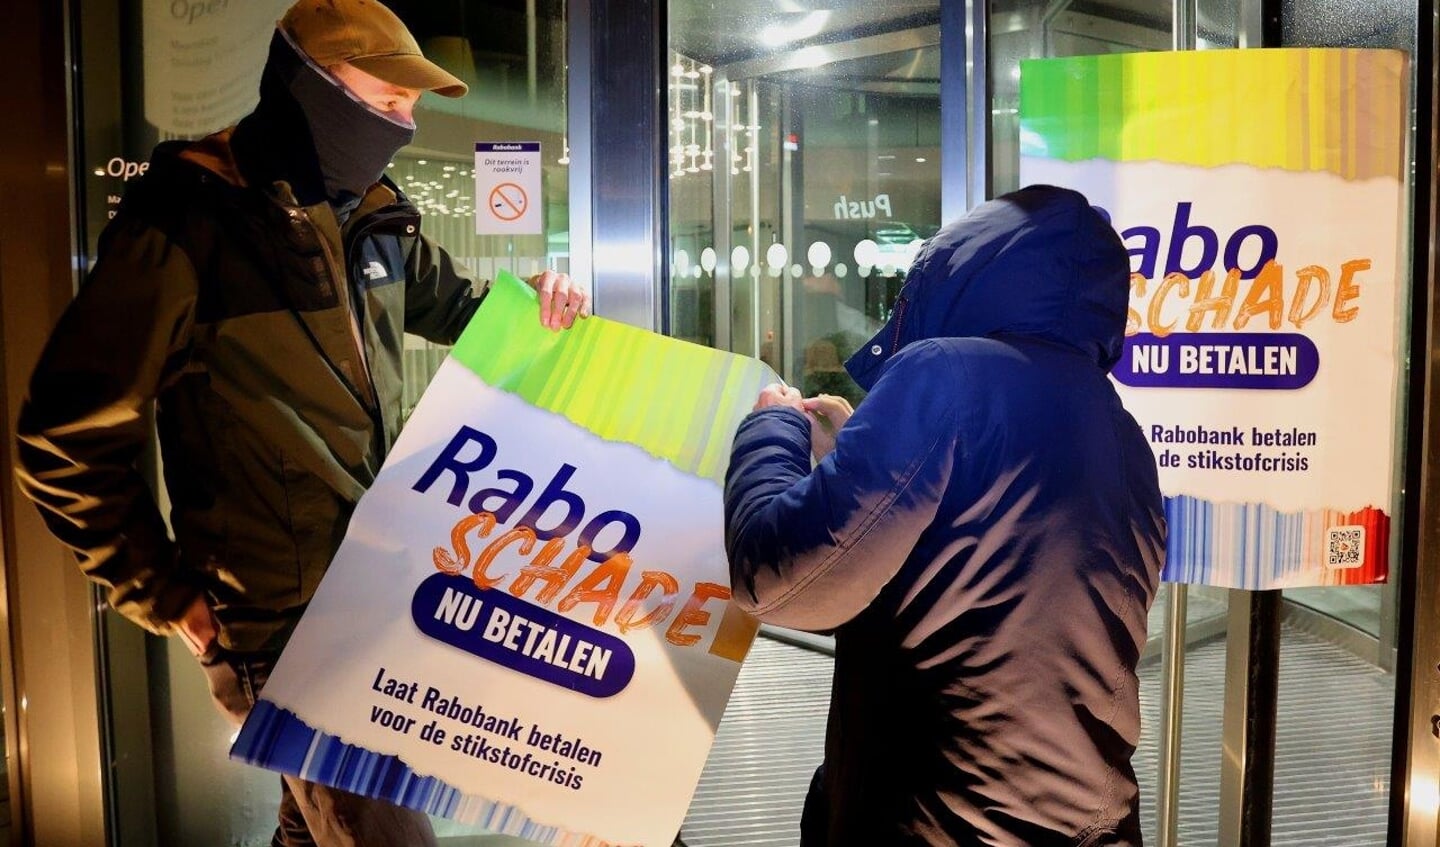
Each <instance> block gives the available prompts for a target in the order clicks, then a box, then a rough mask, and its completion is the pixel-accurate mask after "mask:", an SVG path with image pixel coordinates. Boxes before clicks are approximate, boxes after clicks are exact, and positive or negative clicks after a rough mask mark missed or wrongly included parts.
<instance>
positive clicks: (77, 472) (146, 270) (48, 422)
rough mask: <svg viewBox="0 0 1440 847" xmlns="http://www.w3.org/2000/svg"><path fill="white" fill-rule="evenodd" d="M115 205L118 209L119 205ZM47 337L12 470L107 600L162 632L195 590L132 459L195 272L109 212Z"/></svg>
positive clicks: (161, 243)
mask: <svg viewBox="0 0 1440 847" xmlns="http://www.w3.org/2000/svg"><path fill="white" fill-rule="evenodd" d="M122 214H123V213H122ZM100 255H101V258H100V261H99V263H98V264H97V265H96V267H95V270H94V272H93V274H91V276H90V279H89V280H88V281H87V282H86V284H85V285H84V286H83V287H82V288H81V289H80V292H79V294H78V295H77V296H76V298H75V300H74V301H72V302H71V303H70V305H69V307H68V308H67V309H66V311H65V313H64V315H62V317H61V319H60V322H59V324H58V325H57V326H56V327H55V330H54V332H53V333H52V334H51V336H50V339H49V341H48V343H47V344H46V347H45V350H44V351H43V352H42V354H41V357H40V361H39V364H38V365H37V366H36V368H35V372H34V375H33V377H32V378H31V384H30V391H29V395H28V397H27V398H26V400H25V402H24V405H23V406H22V407H21V410H20V417H19V424H18V428H17V429H18V440H19V443H18V445H17V447H18V451H17V457H18V461H17V471H16V477H17V480H18V482H19V484H20V488H21V490H23V491H24V493H25V494H26V495H27V496H28V497H29V498H30V499H31V500H33V501H34V502H35V504H36V505H37V506H38V507H39V509H40V514H41V516H42V517H43V518H44V520H45V522H46V524H48V525H49V527H50V530H51V531H52V532H53V533H54V534H55V536H56V537H57V538H59V539H60V541H61V542H62V543H64V544H65V545H66V546H68V547H70V548H71V549H72V550H73V551H74V552H75V555H76V557H77V558H78V559H79V561H80V568H81V570H82V571H84V572H85V574H86V576H88V577H89V578H90V579H92V580H94V581H95V582H97V583H99V584H101V585H103V586H105V587H106V588H108V589H109V601H110V605H111V606H113V607H114V608H115V610H116V611H118V612H120V613H121V614H122V615H124V616H125V617H127V618H129V619H131V620H133V621H135V622H136V623H138V624H140V625H141V626H143V627H145V628H146V629H148V630H150V631H151V632H155V633H158V634H162V635H163V634H168V633H169V632H171V631H172V630H173V629H174V626H173V621H175V620H178V619H179V618H180V617H181V616H182V615H183V614H184V612H185V609H186V608H187V607H188V606H189V605H190V603H191V602H192V601H193V600H194V598H195V597H196V596H198V595H199V593H200V589H199V582H198V580H196V579H194V575H193V574H189V573H185V572H183V571H182V569H181V566H180V564H179V561H178V558H177V556H176V550H175V546H174V544H173V542H171V541H170V539H169V535H168V532H167V530H166V526H165V522H164V520H163V519H162V517H161V515H160V512H159V510H158V508H157V507H156V505H155V499H154V497H153V496H152V495H151V492H150V489H149V487H148V486H147V485H146V483H145V479H144V477H142V476H141V474H140V472H139V471H138V470H137V468H136V461H137V459H138V458H139V457H140V454H141V452H142V451H143V450H144V449H145V447H146V445H147V443H148V442H149V441H150V439H151V433H152V432H153V427H152V426H151V424H150V410H151V408H152V403H153V401H154V399H155V398H156V396H157V395H158V394H159V392H160V390H161V389H162V387H163V386H164V385H165V384H166V383H167V381H168V380H170V379H173V377H174V376H175V375H176V374H178V372H179V370H180V367H181V366H182V364H183V362H184V361H185V358H186V355H187V353H188V349H189V345H190V334H191V329H192V326H193V315H194V304H195V291H196V282H195V273H194V269H193V267H192V266H191V264H190V261H189V259H188V258H187V257H186V256H185V254H184V253H183V252H182V251H181V250H180V249H178V248H176V247H175V246H174V245H173V244H172V243H171V242H170V241H169V240H168V239H167V238H165V237H164V236H163V235H162V234H160V232H158V231H157V230H155V229H153V228H150V227H148V226H145V225H143V224H141V223H138V222H135V221H126V220H124V219H119V220H117V221H116V222H115V223H114V224H112V226H111V227H110V229H109V230H107V232H106V233H105V236H104V239H103V240H102V243H101V250H100Z"/></svg>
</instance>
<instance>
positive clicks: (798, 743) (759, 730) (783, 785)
mask: <svg viewBox="0 0 1440 847" xmlns="http://www.w3.org/2000/svg"><path fill="white" fill-rule="evenodd" d="M1158 609H1159V606H1158V604H1157V614H1159V611H1158ZM1223 609H1224V604H1223V602H1220V601H1219V600H1218V599H1217V598H1216V597H1215V596H1211V595H1206V594H1204V593H1203V592H1202V593H1199V594H1198V595H1197V596H1192V598H1191V600H1190V616H1189V617H1190V620H1191V622H1192V624H1193V623H1194V622H1195V621H1196V620H1197V615H1199V616H1213V615H1214V614H1217V613H1218V612H1220V611H1223ZM1151 631H1152V632H1155V631H1159V629H1158V619H1156V620H1152V629H1151ZM1224 676H1225V643H1224V640H1223V639H1217V640H1212V641H1210V642H1207V643H1205V644H1202V645H1198V646H1194V647H1191V648H1190V651H1189V654H1188V658H1187V660H1186V666H1185V691H1186V699H1185V708H1184V738H1183V742H1182V751H1181V800H1180V817H1179V835H1180V843H1181V844H1187V845H1196V847H1199V845H1213V844H1215V843H1216V841H1217V831H1218V818H1217V807H1218V800H1219V791H1220V785H1219V773H1220V731H1221V706H1222V699H1223V698H1222V693H1223V691H1224ZM829 678H830V659H829V658H828V657H827V656H825V655H823V654H821V653H817V652H813V651H809V650H805V649H802V648H799V647H794V646H789V645H786V644H782V643H779V642H776V641H771V640H765V639H762V640H761V641H759V642H757V643H756V646H755V648H754V651H753V652H752V654H751V658H750V659H749V660H748V661H747V662H746V664H745V667H744V669H743V670H742V671H741V673H740V681H739V684H738V685H737V687H736V690H735V694H734V696H733V697H732V699H731V701H730V707H729V709H728V710H727V711H726V713H725V719H724V720H723V721H722V723H721V725H720V732H719V735H718V737H717V739H716V744H715V749H714V750H713V751H712V753H711V755H710V760H709V762H708V763H707V764H706V768H705V772H704V775H703V776H702V778H701V781H700V787H699V789H698V790H697V791H696V796H695V801H694V802H693V803H692V805H691V810H690V815H689V817H688V818H687V819H686V822H685V827H684V829H683V831H682V838H683V840H684V843H685V844H686V845H688V847H794V845H795V844H796V833H797V831H798V823H799V818H800V805H801V801H802V799H803V797H804V793H805V788H806V785H807V784H808V781H809V778H810V774H811V773H812V772H813V770H814V768H815V766H816V764H818V763H819V761H820V756H821V739H822V736H823V733H824V721H825V706H826V702H827V700H828V697H829ZM1279 696H1280V705H1279V716H1280V717H1279V726H1278V740H1277V743H1276V779H1275V815H1274V827H1273V840H1272V843H1273V844H1275V845H1277V847H1279V846H1280V845H1295V846H1296V847H1298V846H1299V845H1315V847H1321V845H1323V847H1352V846H1353V847H1361V845H1380V844H1383V843H1384V840H1385V823H1386V818H1385V815H1386V803H1387V802H1388V796H1389V751H1390V716H1391V711H1392V708H1393V704H1394V697H1395V691H1394V678H1393V677H1391V676H1389V675H1387V674H1385V673H1383V672H1381V671H1380V670H1378V669H1376V668H1375V667H1373V666H1371V665H1369V664H1368V663H1366V662H1364V661H1362V660H1360V659H1357V658H1355V657H1354V656H1353V655H1352V654H1350V653H1348V652H1346V651H1344V650H1342V649H1340V648H1338V647H1336V646H1334V645H1332V644H1330V643H1328V642H1325V641H1323V640H1321V639H1319V638H1317V637H1315V636H1312V635H1309V634H1307V633H1305V632H1302V631H1300V630H1298V629H1295V628H1292V627H1288V626H1287V627H1285V628H1284V630H1283V632H1282V636H1281V666H1280V695H1279ZM1140 697H1141V706H1142V710H1143V713H1144V716H1145V731H1144V734H1143V736H1142V739H1141V746H1140V749H1139V750H1138V751H1137V752H1136V756H1135V767H1136V772H1137V775H1138V777H1139V779H1140V784H1141V790H1142V819H1143V822H1144V825H1145V828H1146V842H1147V843H1151V844H1153V843H1155V837H1154V826H1155V811H1154V787H1155V785H1156V762H1157V758H1158V756H1157V744H1156V730H1157V729H1158V726H1159V718H1158V716H1159V698H1160V665H1159V662H1155V661H1151V662H1147V663H1146V664H1145V665H1144V666H1143V667H1142V668H1141V693H1140Z"/></svg>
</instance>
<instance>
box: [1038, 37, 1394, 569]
mask: <svg viewBox="0 0 1440 847" xmlns="http://www.w3.org/2000/svg"><path fill="white" fill-rule="evenodd" d="M1407 84H1408V71H1407V67H1406V59H1405V57H1404V55H1403V54H1401V53H1398V52H1395V51H1385V50H1353V49H1282V50H1207V51H1198V52H1193V51H1192V52H1173V53H1137V54H1125V55H1108V56H1084V57H1076V58H1068V59H1049V60H1035V61H1027V62H1024V63H1023V64H1022V68H1021V86H1020V147H1021V167H1020V174H1021V180H1022V182H1023V183H1025V184H1029V183H1050V184H1055V185H1061V186H1066V187H1069V188H1074V189H1076V190H1079V191H1081V192H1083V193H1084V194H1085V195H1086V196H1087V197H1089V198H1090V202H1091V203H1093V204H1095V205H1096V206H1098V207H1100V208H1102V209H1103V210H1105V212H1106V213H1107V214H1108V215H1109V217H1110V220H1111V223H1112V224H1113V225H1114V227H1115V229H1116V231H1117V232H1118V233H1119V234H1120V236H1121V238H1122V240H1123V241H1124V243H1125V246H1126V248H1127V250H1128V251H1129V253H1130V259H1131V270H1132V274H1131V277H1130V308H1129V314H1128V325H1127V329H1126V335H1127V338H1126V343H1125V352H1124V357H1123V359H1122V360H1121V361H1120V363H1119V364H1118V365H1117V366H1116V367H1115V369H1114V371H1113V372H1112V377H1113V378H1114V379H1115V381H1116V382H1117V383H1118V388H1119V390H1120V393H1121V397H1122V399H1123V401H1124V403H1125V406H1126V408H1127V409H1129V410H1130V412H1131V413H1132V414H1133V415H1134V416H1135V418H1136V420H1137V421H1139V423H1140V425H1141V427H1142V428H1143V429H1144V431H1145V433H1146V435H1147V436H1148V438H1149V440H1150V442H1151V446H1152V447H1153V449H1154V451H1155V455H1156V459H1157V463H1158V464H1159V466H1160V482H1161V488H1162V491H1163V492H1164V494H1165V495H1166V498H1165V499H1166V517H1167V519H1168V523H1169V533H1170V534H1169V545H1168V556H1167V562H1166V567H1165V572H1164V574H1163V576H1164V578H1165V579H1166V580H1169V581H1174V582H1185V583H1194V584H1204V585H1216V586H1224V587H1229V588H1248V589H1257V590H1258V589H1272V588H1286V587H1296V586H1313V585H1351V584H1366V583H1375V582H1383V581H1384V580H1385V578H1386V575H1387V572H1388V567H1389V558H1390V552H1389V545H1390V522H1391V517H1392V515H1393V511H1394V504H1395V494H1394V492H1395V491H1396V490H1397V483H1396V480H1397V479H1398V467H1399V463H1398V461H1397V460H1396V457H1395V453H1396V444H1397V437H1396V436H1397V430H1398V427H1399V421H1400V415H1399V405H1398V404H1399V399H1398V398H1399V384H1400V378H1401V363H1402V361H1403V356H1402V343H1403V340H1404V336H1403V332H1402V330H1403V327H1404V325H1405V322H1404V311H1403V308H1404V304H1405V302H1406V296H1405V294H1406V291H1407V289H1406V279H1407V275H1406V273H1405V271H1404V268H1403V266H1402V265H1401V264H1400V260H1401V256H1402V250H1403V246H1402V241H1401V234H1402V231H1403V230H1402V226H1403V224H1404V221H1405V214H1406V209H1405V201H1404V194H1403V176H1402V168H1403V166H1404V162H1405V139H1406V126H1407V118H1406V110H1407V108H1408V103H1409V101H1408V95H1407Z"/></svg>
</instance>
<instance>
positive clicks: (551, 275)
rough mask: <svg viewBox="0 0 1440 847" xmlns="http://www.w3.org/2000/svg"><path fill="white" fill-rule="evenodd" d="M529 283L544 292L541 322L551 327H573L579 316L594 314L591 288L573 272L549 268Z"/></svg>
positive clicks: (542, 293) (541, 302) (536, 290)
mask: <svg viewBox="0 0 1440 847" xmlns="http://www.w3.org/2000/svg"><path fill="white" fill-rule="evenodd" d="M525 283H526V284H527V285H529V286H530V287H531V288H533V289H535V292H536V293H537V294H539V295H540V323H541V325H543V326H545V327H548V328H549V329H554V330H560V329H569V328H570V326H571V325H572V324H574V323H575V319H576V318H588V317H590V288H589V286H586V285H581V284H580V283H578V282H576V281H575V280H573V279H571V278H570V275H569V274H562V273H556V272H555V271H545V272H544V273H538V274H535V275H534V276H532V277H530V278H529V279H527V280H525Z"/></svg>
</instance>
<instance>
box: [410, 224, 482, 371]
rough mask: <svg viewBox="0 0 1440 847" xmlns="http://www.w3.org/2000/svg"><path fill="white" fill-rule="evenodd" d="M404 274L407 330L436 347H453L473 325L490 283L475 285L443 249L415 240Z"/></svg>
mask: <svg viewBox="0 0 1440 847" xmlns="http://www.w3.org/2000/svg"><path fill="white" fill-rule="evenodd" d="M405 270H406V275H405V331H406V332H410V333H414V334H415V335H418V336H420V337H422V338H425V339H427V340H430V341H433V342H435V343H437V344H454V343H455V341H456V339H458V338H459V337H460V333H461V332H463V331H464V330H465V325H466V324H468V323H470V318H471V316H473V315H474V314H475V310H476V309H478V308H479V307H480V301H481V300H484V299H485V293H486V292H487V291H489V288H490V285H489V283H481V284H480V285H479V286H476V285H475V283H474V282H473V281H472V280H471V278H470V275H469V274H468V273H467V272H466V271H465V269H464V268H462V267H460V265H459V264H458V263H456V261H455V259H454V258H453V257H451V255H450V254H449V253H447V252H446V251H445V249H444V248H442V247H440V246H439V245H438V244H436V243H435V242H433V241H431V240H430V239H429V238H426V237H425V236H423V235H422V236H420V237H419V238H417V239H415V247H414V249H412V250H411V251H410V258H409V262H408V264H407V265H406V268H405Z"/></svg>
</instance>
